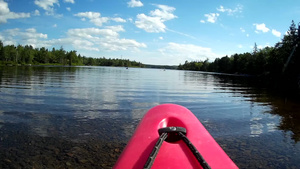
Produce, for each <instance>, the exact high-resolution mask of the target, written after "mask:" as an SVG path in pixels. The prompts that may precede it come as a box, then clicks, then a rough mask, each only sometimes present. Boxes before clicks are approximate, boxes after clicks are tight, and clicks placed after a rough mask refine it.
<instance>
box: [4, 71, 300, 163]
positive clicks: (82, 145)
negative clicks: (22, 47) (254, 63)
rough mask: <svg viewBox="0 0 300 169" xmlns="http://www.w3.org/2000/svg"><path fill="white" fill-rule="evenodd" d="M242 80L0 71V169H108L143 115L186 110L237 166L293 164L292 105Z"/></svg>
mask: <svg viewBox="0 0 300 169" xmlns="http://www.w3.org/2000/svg"><path fill="white" fill-rule="evenodd" d="M246 81H250V82H252V83H253V81H252V80H251V79H244V78H242V77H233V76H228V75H218V74H206V73H201V72H189V71H176V70H166V71H164V70H157V69H135V68H129V69H125V68H110V67H0V168H111V167H112V165H113V164H114V162H115V161H116V160H117V158H118V156H119V154H120V153H121V151H122V149H123V148H124V147H125V145H126V143H127V141H128V139H129V138H130V136H131V135H132V133H133V131H134V129H135V127H136V125H137V124H138V122H139V120H140V119H141V118H142V116H143V115H144V114H145V113H146V112H147V110H149V109H150V108H151V107H153V106H156V105H159V104H162V103H175V104H180V105H183V106H185V107H187V108H188V109H190V110H191V111H192V112H193V113H194V114H195V115H196V116H197V117H198V118H199V120H200V121H201V122H202V123H203V125H204V126H205V127H206V128H207V130H208V131H209V132H210V133H211V135H212V136H213V137H214V138H215V139H216V141H217V142H218V143H219V144H220V145H221V146H222V148H223V149H224V150H225V151H226V153H227V154H228V155H229V156H230V157H231V158H232V159H233V161H234V162H235V163H236V164H237V165H238V166H239V167H240V168H300V163H299V161H300V144H299V143H298V141H299V140H300V102H299V101H297V100H295V99H291V98H289V97H283V96H278V95H274V94H271V93H269V92H266V90H264V89H257V88H254V87H251V86H249V85H248V83H246Z"/></svg>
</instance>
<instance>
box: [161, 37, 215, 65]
mask: <svg viewBox="0 0 300 169" xmlns="http://www.w3.org/2000/svg"><path fill="white" fill-rule="evenodd" d="M159 52H160V53H161V54H162V56H164V57H167V58H168V60H169V62H168V63H170V62H171V63H170V64H178V63H184V62H185V61H186V60H188V61H196V60H198V61H199V60H205V59H207V58H208V59H211V60H213V59H215V58H217V57H219V56H218V55H217V54H215V53H213V52H212V50H211V49H210V48H206V47H202V46H197V45H193V44H178V43H173V42H171V43H168V45H167V46H166V47H164V48H161V49H159ZM166 63H167V62H166Z"/></svg>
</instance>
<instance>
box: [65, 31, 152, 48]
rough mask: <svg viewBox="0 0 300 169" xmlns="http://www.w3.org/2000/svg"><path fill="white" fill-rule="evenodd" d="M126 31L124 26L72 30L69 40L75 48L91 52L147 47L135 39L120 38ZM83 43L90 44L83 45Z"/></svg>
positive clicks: (69, 33) (69, 32)
mask: <svg viewBox="0 0 300 169" xmlns="http://www.w3.org/2000/svg"><path fill="white" fill-rule="evenodd" d="M123 31H125V30H124V29H123V27H122V26H120V25H119V26H108V27H106V28H104V29H99V28H84V29H70V30H69V31H68V39H72V40H69V41H70V42H72V44H73V46H74V47H76V48H78V49H87V48H89V49H90V50H96V51H100V50H105V51H117V50H137V49H139V48H145V47H147V46H146V44H144V43H139V42H137V41H136V40H134V39H124V38H122V39H121V38H119V33H118V32H123ZM83 42H89V43H87V46H86V45H82V44H83Z"/></svg>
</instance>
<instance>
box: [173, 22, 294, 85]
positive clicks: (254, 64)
mask: <svg viewBox="0 0 300 169" xmlns="http://www.w3.org/2000/svg"><path fill="white" fill-rule="evenodd" d="M299 31H300V27H299V26H298V29H297V28H296V25H295V23H294V21H292V24H291V26H290V28H289V30H288V32H287V34H286V35H284V37H283V39H282V41H281V42H278V43H277V44H276V45H275V46H274V47H265V48H263V49H258V48H257V45H256V43H255V45H254V49H253V51H252V52H251V53H250V52H248V53H243V54H234V55H231V56H224V57H222V58H217V59H215V60H214V61H213V62H209V61H208V60H205V61H192V62H188V61H186V62H185V63H184V64H180V65H179V66H178V69H181V70H196V71H210V72H220V73H231V74H247V75H255V76H268V77H270V78H276V77H282V76H284V77H285V78H288V79H291V78H293V79H294V80H298V81H299V78H300V77H299V75H300V69H299V67H300V50H299V47H297V46H299V45H300V43H299V40H300V33H299Z"/></svg>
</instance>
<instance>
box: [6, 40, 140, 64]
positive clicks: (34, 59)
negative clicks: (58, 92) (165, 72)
mask: <svg viewBox="0 0 300 169" xmlns="http://www.w3.org/2000/svg"><path fill="white" fill-rule="evenodd" d="M18 64H21V65H27V64H35V65H70V66H71V65H73V66H81V65H87V66H119V67H124V66H126V67H144V65H143V64H142V63H140V62H136V61H130V60H128V59H111V58H109V59H106V58H104V57H102V58H91V57H85V56H81V55H80V54H79V55H78V54H77V52H76V51H75V50H71V51H69V52H68V51H65V50H64V49H63V47H61V48H60V49H59V50H57V49H55V48H52V50H51V51H49V50H48V49H46V48H45V47H42V48H36V49H34V48H33V47H32V46H28V45H26V46H22V45H18V46H17V47H16V46H14V45H7V46H4V45H3V42H2V41H1V40H0V65H18Z"/></svg>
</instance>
